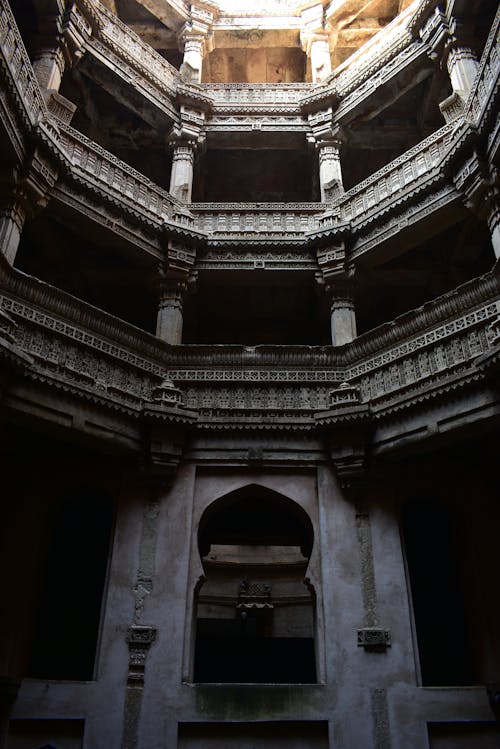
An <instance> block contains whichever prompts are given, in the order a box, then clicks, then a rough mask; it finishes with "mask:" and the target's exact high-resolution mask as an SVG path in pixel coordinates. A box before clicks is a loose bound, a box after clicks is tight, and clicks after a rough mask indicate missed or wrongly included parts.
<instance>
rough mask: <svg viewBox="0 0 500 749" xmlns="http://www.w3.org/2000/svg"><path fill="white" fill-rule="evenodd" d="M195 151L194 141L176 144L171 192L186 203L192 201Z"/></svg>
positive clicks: (171, 175) (171, 176)
mask: <svg viewBox="0 0 500 749" xmlns="http://www.w3.org/2000/svg"><path fill="white" fill-rule="evenodd" d="M194 153H195V143H194V142H190V141H184V142H180V143H177V144H175V146H174V157H173V160H172V172H171V174H170V193H171V195H173V196H174V198H177V199H178V200H182V201H183V202H185V203H190V202H191V195H192V192H193V171H194Z"/></svg>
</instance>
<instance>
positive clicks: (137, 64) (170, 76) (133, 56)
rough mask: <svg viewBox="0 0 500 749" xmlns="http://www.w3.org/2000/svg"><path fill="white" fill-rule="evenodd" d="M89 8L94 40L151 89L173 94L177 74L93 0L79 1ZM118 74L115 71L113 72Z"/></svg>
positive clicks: (124, 25)
mask: <svg viewBox="0 0 500 749" xmlns="http://www.w3.org/2000/svg"><path fill="white" fill-rule="evenodd" d="M80 2H82V3H83V5H84V6H91V7H92V9H93V10H94V12H96V13H97V14H98V18H99V23H98V24H97V30H96V33H97V37H98V40H99V41H100V42H101V43H102V44H104V45H105V47H107V48H108V49H109V50H110V51H112V52H114V54H115V55H116V56H118V58H119V59H120V60H122V61H123V62H125V63H127V64H129V65H131V66H132V67H133V68H135V69H136V70H137V71H138V72H140V74H141V75H142V76H144V77H145V78H147V79H149V80H151V81H152V82H154V85H155V87H156V88H157V89H158V90H159V91H161V92H163V93H164V94H167V95H168V96H173V95H175V92H176V90H177V82H178V81H179V72H178V71H177V70H176V69H175V68H174V67H173V66H172V65H170V63H169V62H167V60H165V59H164V58H163V57H162V56H161V55H160V54H158V52H156V51H155V50H154V49H153V48H152V47H150V46H149V44H146V43H145V42H143V41H142V39H141V38H140V37H139V36H138V35H137V34H136V33H134V32H133V31H132V29H130V28H129V27H128V26H127V25H126V24H124V23H122V22H121V21H120V19H119V18H118V17H117V16H116V15H114V14H113V13H111V12H110V11H108V10H107V8H105V7H104V5H102V4H101V3H99V2H96V0H80ZM117 72H119V71H117Z"/></svg>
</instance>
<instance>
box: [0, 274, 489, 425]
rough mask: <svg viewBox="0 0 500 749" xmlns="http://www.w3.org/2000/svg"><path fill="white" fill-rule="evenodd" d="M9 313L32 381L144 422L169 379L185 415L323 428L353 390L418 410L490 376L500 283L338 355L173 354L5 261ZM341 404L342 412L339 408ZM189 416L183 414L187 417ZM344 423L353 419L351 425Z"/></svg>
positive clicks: (264, 349) (234, 350) (477, 285)
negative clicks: (427, 397)
mask: <svg viewBox="0 0 500 749" xmlns="http://www.w3.org/2000/svg"><path fill="white" fill-rule="evenodd" d="M0 275H1V276H2V285H3V288H4V289H5V290H4V292H3V293H2V295H1V296H0V305H1V308H2V310H3V311H4V312H6V313H7V314H8V315H9V316H10V318H11V319H12V321H13V326H12V331H11V335H12V339H13V342H14V345H15V346H16V347H18V349H19V350H21V351H22V352H23V354H25V355H28V357H31V359H32V361H33V363H32V364H29V362H28V363H27V364H26V367H27V371H26V374H27V376H28V379H29V378H31V379H34V380H37V381H42V382H50V383H52V384H54V383H56V385H57V386H58V387H63V388H64V389H65V390H67V391H71V392H73V394H74V395H76V396H79V397H84V398H88V397H90V396H92V398H93V399H95V398H98V399H100V400H101V401H107V402H108V404H110V405H111V404H112V406H113V408H116V409H119V410H122V411H127V412H128V413H129V414H130V415H133V414H134V413H138V412H139V411H140V409H141V408H142V407H143V404H144V403H145V402H149V401H150V400H151V399H153V398H154V392H155V388H157V387H158V385H159V383H160V382H161V381H163V380H165V379H167V380H170V381H173V382H174V383H175V384H176V386H177V387H178V388H179V389H180V391H181V392H182V394H183V403H184V406H185V407H188V408H190V409H194V410H198V411H199V420H200V423H201V424H202V423H203V420H204V419H214V420H215V422H218V421H219V420H220V422H221V424H224V423H229V422H230V423H233V424H234V423H238V422H241V423H249V422H250V423H252V422H253V421H255V423H256V424H258V423H259V419H262V424H266V423H269V424H271V423H274V424H276V423H277V422H274V421H273V419H275V418H278V419H279V421H280V422H282V423H283V424H284V425H286V424H288V425H290V426H293V425H300V426H301V427H302V428H312V427H313V426H314V424H315V414H316V413H319V412H324V411H325V409H326V410H327V411H328V410H330V411H331V418H333V419H335V418H336V417H335V405H334V404H335V403H336V400H335V399H333V400H332V397H331V396H332V393H335V391H336V390H337V389H339V388H341V386H344V387H345V385H344V383H348V384H349V386H350V387H351V389H352V388H353V387H354V388H356V389H357V390H358V391H359V393H360V402H361V404H365V405H368V406H369V407H370V408H371V409H372V411H373V410H375V411H377V410H378V411H384V409H391V408H393V407H400V405H401V404H402V403H404V404H405V405H411V404H412V403H417V402H418V400H419V395H420V393H422V392H428V390H429V387H430V386H432V387H433V388H436V389H439V388H440V387H442V388H446V387H448V386H449V385H450V382H451V381H452V380H453V387H459V386H460V385H461V384H463V383H465V382H467V381H469V380H470V379H471V378H476V379H477V378H478V377H481V370H480V368H478V367H477V366H476V362H477V361H478V358H479V357H482V356H483V355H484V354H488V353H490V352H491V351H492V350H493V348H494V346H495V345H496V342H495V332H494V326H495V323H496V322H497V320H498V317H499V314H500V301H498V297H499V291H500V277H499V275H498V273H495V272H491V273H489V274H487V275H485V276H483V277H480V278H478V279H474V280H473V281H470V282H468V283H467V284H465V285H464V286H462V287H459V288H458V289H456V290H454V291H452V292H450V293H449V294H446V295H444V296H443V297H440V298H439V299H437V300H434V301H433V302H430V303H429V304H427V305H424V306H423V307H422V308H420V309H418V310H416V311H413V312H411V313H407V314H405V315H402V316H401V317H400V318H397V319H396V320H394V321H393V322H391V323H388V324H386V325H383V326H381V327H380V328H378V329H375V330H373V331H370V332H369V333H367V334H365V335H363V336H360V337H359V338H358V339H356V340H355V341H354V342H353V343H352V344H350V345H349V346H346V347H343V350H342V351H339V350H338V349H335V348H333V347H330V346H323V347H319V346H318V347H309V346H294V347H281V346H270V345H266V346H254V347H243V346H211V347H204V346H177V347H169V346H167V345H166V344H164V343H163V342H162V341H159V340H158V339H156V338H155V337H153V336H151V335H149V334H147V333H143V332H141V331H138V330H137V329H136V328H133V327H132V326H130V325H128V324H127V323H124V322H121V321H119V320H117V319H115V318H113V317H112V316H110V315H108V314H106V313H104V312H101V311H99V310H96V309H95V308H93V307H91V306H90V305H88V304H85V303H83V302H80V301H78V300H76V299H74V298H72V297H70V296H69V295H68V294H65V293H64V292H62V291H59V290H57V289H54V288H53V287H51V286H48V285H47V284H44V283H42V282H40V281H38V280H36V279H34V278H31V277H28V276H24V275H23V274H20V273H18V272H17V271H15V270H13V269H11V268H8V267H7V266H6V264H2V268H1V273H0ZM332 404H333V410H332ZM179 418H180V417H179ZM342 418H344V415H343V416H342Z"/></svg>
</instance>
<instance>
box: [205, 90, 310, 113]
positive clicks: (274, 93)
mask: <svg viewBox="0 0 500 749" xmlns="http://www.w3.org/2000/svg"><path fill="white" fill-rule="evenodd" d="M201 88H202V90H203V93H204V94H205V95H207V96H209V97H210V99H211V100H212V103H213V108H214V111H215V112H234V111H241V110H244V111H245V112H262V111H266V112H267V111H277V112H283V111H286V112H295V111H297V112H298V111H299V110H300V100H301V98H302V97H303V95H304V93H305V92H307V91H308V90H310V88H311V84H310V83H276V84H272V83H204V84H201Z"/></svg>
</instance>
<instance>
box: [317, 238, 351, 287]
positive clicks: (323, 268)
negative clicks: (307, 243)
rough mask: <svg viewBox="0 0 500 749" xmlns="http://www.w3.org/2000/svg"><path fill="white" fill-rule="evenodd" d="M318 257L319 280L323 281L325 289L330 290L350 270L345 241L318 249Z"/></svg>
mask: <svg viewBox="0 0 500 749" xmlns="http://www.w3.org/2000/svg"><path fill="white" fill-rule="evenodd" d="M316 257H317V260H318V266H319V270H320V277H319V279H318V280H319V281H320V282H321V281H322V283H323V286H324V289H325V291H330V289H331V286H332V284H333V283H335V281H336V280H340V281H342V279H345V278H346V275H347V272H348V266H347V254H346V247H345V242H340V243H339V244H338V245H335V246H333V247H322V248H320V249H318V250H317V252H316Z"/></svg>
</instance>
